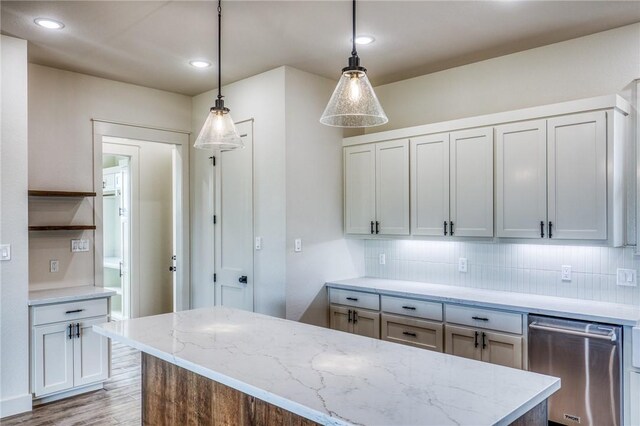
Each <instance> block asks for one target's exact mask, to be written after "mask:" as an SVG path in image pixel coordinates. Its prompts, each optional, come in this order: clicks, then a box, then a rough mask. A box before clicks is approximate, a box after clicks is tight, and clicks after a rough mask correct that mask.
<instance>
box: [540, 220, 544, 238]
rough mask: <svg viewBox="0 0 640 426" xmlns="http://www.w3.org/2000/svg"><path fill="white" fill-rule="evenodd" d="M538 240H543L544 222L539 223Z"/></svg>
mask: <svg viewBox="0 0 640 426" xmlns="http://www.w3.org/2000/svg"><path fill="white" fill-rule="evenodd" d="M540 238H544V221H543V220H541V221H540Z"/></svg>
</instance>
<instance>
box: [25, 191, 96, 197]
mask: <svg viewBox="0 0 640 426" xmlns="http://www.w3.org/2000/svg"><path fill="white" fill-rule="evenodd" d="M29 196H30V197H69V198H82V197H95V196H96V193H95V192H83V191H45V190H39V189H30V190H29Z"/></svg>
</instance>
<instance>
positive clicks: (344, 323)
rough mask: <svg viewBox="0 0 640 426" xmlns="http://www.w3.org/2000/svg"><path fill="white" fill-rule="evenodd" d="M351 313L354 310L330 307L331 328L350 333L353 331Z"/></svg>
mask: <svg viewBox="0 0 640 426" xmlns="http://www.w3.org/2000/svg"><path fill="white" fill-rule="evenodd" d="M349 311H353V310H352V309H349V308H346V307H344V306H336V305H331V306H330V307H329V326H330V327H331V328H332V329H334V330H340V331H346V332H348V333H350V332H351V331H352V330H351V321H350V318H349V317H350V316H351V313H350V312H349Z"/></svg>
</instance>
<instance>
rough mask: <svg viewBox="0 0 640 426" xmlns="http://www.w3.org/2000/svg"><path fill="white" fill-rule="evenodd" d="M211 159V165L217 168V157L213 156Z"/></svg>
mask: <svg viewBox="0 0 640 426" xmlns="http://www.w3.org/2000/svg"><path fill="white" fill-rule="evenodd" d="M209 159H210V160H211V164H212V165H213V166H215V165H216V157H215V155H212V156H211V157H209Z"/></svg>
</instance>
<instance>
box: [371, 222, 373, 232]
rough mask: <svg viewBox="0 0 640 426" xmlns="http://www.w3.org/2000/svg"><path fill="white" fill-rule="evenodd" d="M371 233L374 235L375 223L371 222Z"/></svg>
mask: <svg viewBox="0 0 640 426" xmlns="http://www.w3.org/2000/svg"><path fill="white" fill-rule="evenodd" d="M371 233H372V234H373V221H371Z"/></svg>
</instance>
